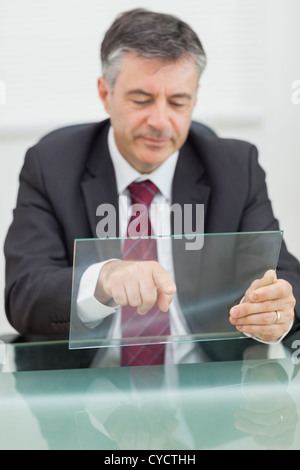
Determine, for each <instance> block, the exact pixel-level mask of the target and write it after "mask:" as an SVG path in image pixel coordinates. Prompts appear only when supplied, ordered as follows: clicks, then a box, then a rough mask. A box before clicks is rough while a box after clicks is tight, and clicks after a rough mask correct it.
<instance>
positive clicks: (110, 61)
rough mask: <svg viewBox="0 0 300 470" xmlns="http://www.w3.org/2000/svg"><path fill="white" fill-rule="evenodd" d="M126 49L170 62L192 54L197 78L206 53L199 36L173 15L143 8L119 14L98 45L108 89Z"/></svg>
mask: <svg viewBox="0 0 300 470" xmlns="http://www.w3.org/2000/svg"><path fill="white" fill-rule="evenodd" d="M128 52H135V53H137V54H138V55H139V56H141V57H147V58H159V59H163V60H166V61H174V62H175V61H178V60H180V59H182V58H183V57H192V58H193V59H194V60H195V63H196V66H197V69H198V77H199V78H200V76H201V74H202V73H203V71H204V69H205V66H206V54H205V52H204V49H203V47H202V44H201V42H200V39H199V38H198V36H197V34H196V33H195V32H194V31H193V30H192V28H191V27H190V26H189V25H188V24H187V23H184V22H183V21H181V20H180V19H179V18H177V17H175V16H172V15H168V14H163V13H156V12H152V11H148V10H145V9H143V8H136V9H134V10H130V11H127V12H125V13H122V14H120V15H119V16H118V17H117V18H116V19H115V21H114V22H113V24H112V25H111V27H110V28H109V29H108V31H107V32H106V34H105V36H104V39H103V42H102V45H101V63H102V75H103V77H104V78H105V79H106V80H107V82H108V85H109V87H110V90H111V91H112V90H113V87H114V84H115V81H116V78H117V75H118V73H119V70H120V62H121V60H122V59H123V58H124V56H125V54H126V53H128Z"/></svg>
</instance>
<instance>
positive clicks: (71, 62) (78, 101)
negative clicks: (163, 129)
mask: <svg viewBox="0 0 300 470" xmlns="http://www.w3.org/2000/svg"><path fill="white" fill-rule="evenodd" d="M137 6H138V7H141V6H143V7H146V8H149V9H154V10H157V11H162V12H171V13H173V14H177V15H178V16H180V17H181V18H182V19H184V20H186V21H187V22H189V23H190V24H191V25H192V26H193V27H194V29H196V31H197V32H198V34H199V36H200V38H201V40H202V41H203V44H204V47H205V49H206V51H207V54H208V59H209V62H208V68H207V71H206V72H205V75H204V77H203V82H202V86H201V90H200V94H199V101H198V106H197V109H196V111H195V115H194V117H195V119H198V120H201V121H202V122H205V123H207V124H209V125H211V126H212V127H213V128H214V129H215V130H216V131H217V132H218V133H219V135H221V136H224V137H226V136H229V137H237V138H241V139H245V140H250V141H251V142H253V143H255V144H256V145H257V146H258V148H259V151H260V162H261V164H262V166H263V167H264V168H265V170H266V172H267V181H268V186H269V193H270V197H271V199H272V201H273V208H274V211H275V214H276V216H277V217H278V218H279V220H280V222H281V228H282V229H283V230H284V231H285V240H286V242H287V244H288V247H289V249H290V251H292V252H293V253H294V254H295V255H296V256H297V257H299V258H300V242H299V237H298V232H299V231H300V221H299V209H298V205H299V203H300V184H299V175H300V158H299V152H300V103H299V104H296V103H293V102H292V94H293V92H294V90H293V88H292V84H293V83H294V82H295V81H296V80H300V27H299V19H300V2H299V0H185V1H184V2H183V1H182V0H180V1H179V0H178V1H176V0H141V1H135V0H127V1H126V2H124V1H122V0H110V1H109V2H107V0H0V188H1V198H0V211H1V224H0V243H1V245H2V246H3V242H4V238H5V235H6V232H7V229H8V226H9V224H10V222H11V220H12V210H13V207H14V205H15V200H16V193H17V188H18V175H19V172H20V168H21V165H22V163H23V159H24V153H25V151H26V149H27V148H28V147H29V146H31V145H33V144H34V143H35V142H36V141H37V140H38V139H39V138H40V137H41V136H42V135H43V134H44V133H46V132H48V131H50V130H52V129H54V128H56V127H60V126H62V125H68V124H72V123H80V122H90V121H96V120H100V119H102V118H104V117H106V116H105V114H104V111H103V109H102V107H101V104H100V102H99V100H98V97H97V92H96V79H97V76H98V75H99V73H100V66H99V61H98V55H99V51H98V49H99V44H100V42H101V40H102V37H103V33H104V31H105V29H106V28H107V27H108V26H109V25H110V23H111V22H112V20H113V19H114V18H115V16H116V15H117V14H118V13H119V12H120V11H123V10H125V9H126V10H127V9H129V8H133V7H137ZM1 85H2V86H1ZM3 85H4V86H5V90H4V91H5V93H3V88H4V86H3ZM1 90H2V94H1ZM4 95H5V96H4ZM297 96H298V97H299V96H300V93H298V95H297ZM4 98H5V99H4ZM298 101H300V99H298ZM3 102H5V104H4V103H3ZM0 288H1V291H0V292H1V294H0V302H1V307H0V335H1V334H6V333H9V332H11V331H13V330H12V329H11V327H10V326H9V325H8V323H7V321H6V319H5V315H4V308H3V307H2V305H3V289H4V257H3V255H2V252H1V256H0Z"/></svg>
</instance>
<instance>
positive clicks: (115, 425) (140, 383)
mask: <svg viewBox="0 0 300 470" xmlns="http://www.w3.org/2000/svg"><path fill="white" fill-rule="evenodd" d="M2 340H3V343H1V347H2V349H1V362H2V365H1V366H0V368H1V373H0V397H1V399H0V409H1V421H0V427H1V439H0V448H1V449H104V450H110V451H111V450H115V451H117V450H120V449H121V450H124V449H127V450H137V449H144V450H154V449H155V450H172V451H173V453H174V451H175V450H181V451H182V450H184V451H189V450H198V449H200V450H201V449H234V450H238V449H242V450H247V449H251V450H255V449H261V450H263V449H286V450H295V449H298V450H299V449H300V425H299V412H300V333H297V334H295V335H293V336H291V337H289V338H288V339H286V340H285V341H284V342H283V343H282V344H280V345H272V346H266V345H264V344H261V343H258V342H256V341H254V340H251V339H243V340H239V339H234V340H224V341H217V342H210V341H207V342H201V347H202V348H204V350H206V352H207V351H209V350H211V351H213V352H214V354H215V359H213V357H212V356H210V359H209V361H208V362H205V361H204V362H202V363H195V364H180V365H165V366H148V367H132V368H126V367H123V368H121V367H111V368H98V367H97V357H96V356H97V350H95V349H87V350H69V348H68V341H55V342H53V341H49V342H34V343H33V342H22V340H21V339H19V338H16V339H15V342H11V343H8V342H7V339H6V338H2ZM199 345H200V343H199ZM110 455H111V453H110Z"/></svg>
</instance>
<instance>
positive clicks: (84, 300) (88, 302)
mask: <svg viewBox="0 0 300 470" xmlns="http://www.w3.org/2000/svg"><path fill="white" fill-rule="evenodd" d="M110 261H112V260H107V261H104V262H102V263H96V264H92V265H91V266H89V267H88V268H87V269H86V271H85V272H84V273H83V275H82V278H81V280H80V285H79V290H78V296H77V314H78V317H79V318H80V320H81V321H82V323H84V325H86V326H88V327H89V328H95V327H96V326H98V325H100V323H101V322H102V321H103V319H104V318H106V317H107V316H109V315H111V314H112V313H115V311H116V308H117V307H116V306H115V305H113V306H112V305H104V304H101V303H100V302H99V301H98V300H97V299H96V298H95V296H94V293H95V289H96V285H97V281H98V277H99V274H100V271H101V269H102V268H103V266H104V265H105V264H106V263H109V262H110Z"/></svg>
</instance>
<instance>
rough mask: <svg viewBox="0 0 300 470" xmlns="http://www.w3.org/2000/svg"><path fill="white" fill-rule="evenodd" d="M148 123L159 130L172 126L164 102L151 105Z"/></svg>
mask: <svg viewBox="0 0 300 470" xmlns="http://www.w3.org/2000/svg"><path fill="white" fill-rule="evenodd" d="M148 124H149V125H150V126H151V127H154V128H155V129H158V130H164V129H167V128H168V127H169V126H170V119H169V114H168V109H167V106H166V105H165V104H164V103H155V104H153V106H151V109H150V112H149V116H148Z"/></svg>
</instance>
